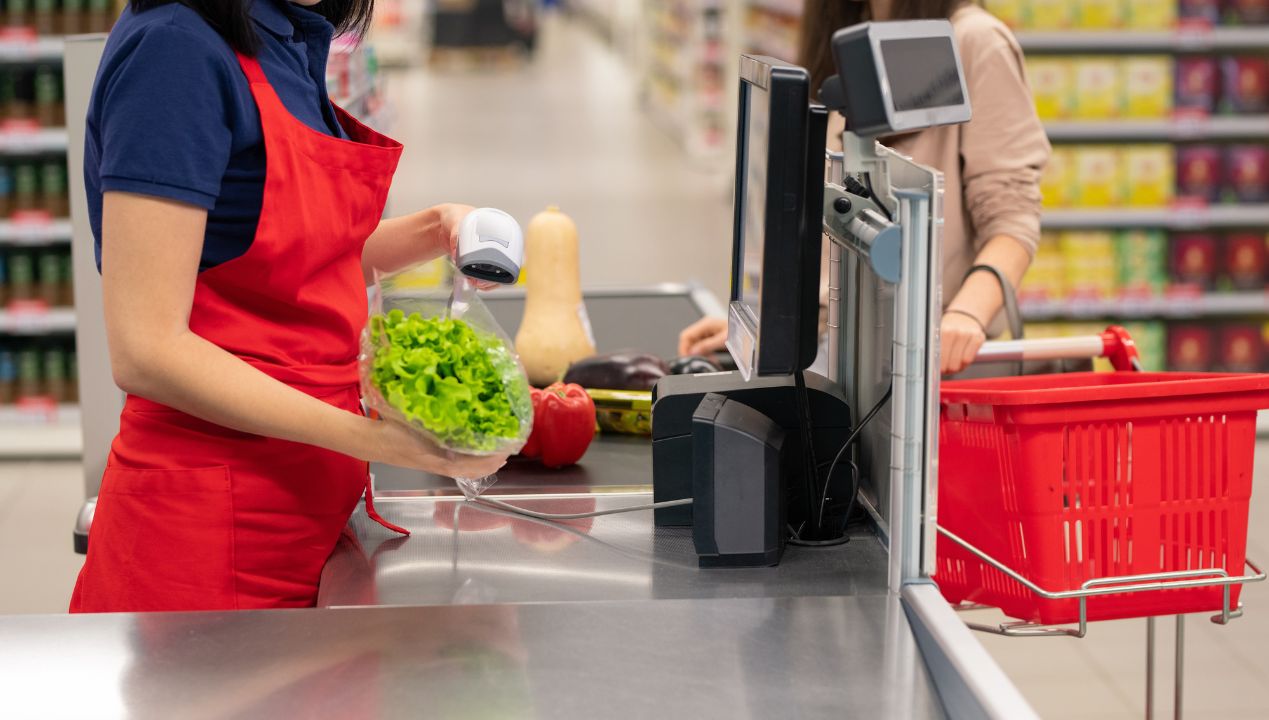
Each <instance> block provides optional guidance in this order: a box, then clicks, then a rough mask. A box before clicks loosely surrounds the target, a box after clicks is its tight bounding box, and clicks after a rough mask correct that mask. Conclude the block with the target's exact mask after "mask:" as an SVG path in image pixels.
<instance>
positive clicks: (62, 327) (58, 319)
mask: <svg viewBox="0 0 1269 720" xmlns="http://www.w3.org/2000/svg"><path fill="white" fill-rule="evenodd" d="M74 331H75V310H74V309H73V308H53V309H51V310H39V311H20V312H15V311H13V310H6V309H3V308H0V334H5V335H51V334H55V333H71V332H74Z"/></svg>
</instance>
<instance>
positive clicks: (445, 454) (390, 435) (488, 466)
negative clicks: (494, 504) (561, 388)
mask: <svg viewBox="0 0 1269 720" xmlns="http://www.w3.org/2000/svg"><path fill="white" fill-rule="evenodd" d="M367 422H370V423H372V425H370V426H369V427H370V439H369V448H368V450H369V452H368V453H366V454H367V455H368V456H369V457H366V458H362V459H364V460H373V461H375V462H381V463H384V464H387V465H395V466H397V467H403V468H413V469H415V470H423V471H425V472H429V473H432V474H433V475H440V476H442V477H449V478H470V479H475V478H483V477H486V476H489V475H493V474H494V473H496V472H498V469H499V468H501V467H502V466H503V465H506V464H507V457H508V456H507V455H492V456H487V457H486V456H477V455H461V454H459V453H454V452H449V451H447V450H443V449H441V448H439V447H437V446H436V445H434V444H432V443H430V442H428V441H427V440H425V439H423V438H422V437H420V436H419V435H418V433H416V432H415V431H414V430H411V429H410V428H408V427H406V426H405V425H402V424H401V423H399V422H396V421H393V420H367Z"/></svg>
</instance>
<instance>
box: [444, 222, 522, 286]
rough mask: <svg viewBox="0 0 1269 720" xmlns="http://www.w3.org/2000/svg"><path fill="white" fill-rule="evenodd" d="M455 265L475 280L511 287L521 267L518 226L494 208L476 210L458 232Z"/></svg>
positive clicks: (520, 241)
mask: <svg viewBox="0 0 1269 720" xmlns="http://www.w3.org/2000/svg"><path fill="white" fill-rule="evenodd" d="M454 264H455V265H456V266H457V267H458V270H459V271H460V272H462V273H463V274H464V275H466V276H467V277H470V278H474V279H476V280H484V281H486V282H496V283H502V284H504V285H511V284H512V283H514V282H516V280H518V279H520V268H521V267H523V266H524V234H523V233H522V232H521V231H520V224H519V223H517V222H516V221H515V218H513V217H511V216H510V215H508V214H507V213H505V212H503V211H501V210H498V209H496V208H477V209H476V210H473V211H471V212H470V213H468V214H467V217H465V218H463V223H462V225H460V226H459V229H458V252H457V253H456V255H455V258H454Z"/></svg>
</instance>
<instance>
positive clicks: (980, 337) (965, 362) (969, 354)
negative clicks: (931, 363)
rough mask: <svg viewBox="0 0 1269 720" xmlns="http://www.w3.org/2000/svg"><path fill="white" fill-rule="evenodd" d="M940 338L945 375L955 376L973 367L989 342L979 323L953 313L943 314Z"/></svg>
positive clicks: (941, 358)
mask: <svg viewBox="0 0 1269 720" xmlns="http://www.w3.org/2000/svg"><path fill="white" fill-rule="evenodd" d="M939 337H940V343H941V345H940V347H939V361H940V364H941V372H942V374H944V375H954V374H956V373H958V372H960V371H962V370H964V369H965V368H967V367H969V366H970V365H972V364H973V362H974V358H975V357H977V356H978V350H979V348H981V347H982V346H983V343H984V342H986V341H987V334H986V333H984V332H983V327H982V325H980V324H979V323H978V321H976V320H974V318H972V317H968V316H966V315H962V314H960V313H951V312H949V313H944V314H943V322H942V324H941V325H940V326H939Z"/></svg>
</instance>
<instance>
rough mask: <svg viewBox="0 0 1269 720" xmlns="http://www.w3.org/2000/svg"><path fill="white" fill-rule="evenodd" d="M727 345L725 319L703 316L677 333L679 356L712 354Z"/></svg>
mask: <svg viewBox="0 0 1269 720" xmlns="http://www.w3.org/2000/svg"><path fill="white" fill-rule="evenodd" d="M726 347H727V321H726V320H725V319H723V318H719V317H703V318H701V319H700V320H697V321H696V322H694V323H692V324H691V325H689V326H688V327H687V329H685V330H684V331H683V332H681V333H679V356H685V355H712V354H713V353H716V352H721V351H722V350H723V349H725V348H726Z"/></svg>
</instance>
